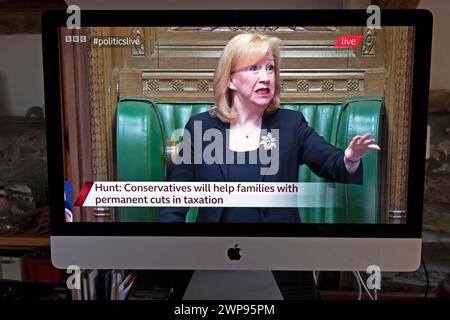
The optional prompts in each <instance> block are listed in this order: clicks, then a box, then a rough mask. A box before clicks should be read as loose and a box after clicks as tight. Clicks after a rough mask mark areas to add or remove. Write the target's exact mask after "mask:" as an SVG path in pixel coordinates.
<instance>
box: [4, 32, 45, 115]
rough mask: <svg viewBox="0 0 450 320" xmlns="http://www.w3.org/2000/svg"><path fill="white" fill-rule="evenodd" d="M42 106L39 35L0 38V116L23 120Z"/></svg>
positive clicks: (42, 85) (42, 91) (42, 92)
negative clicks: (34, 109) (31, 109)
mask: <svg viewBox="0 0 450 320" xmlns="http://www.w3.org/2000/svg"><path fill="white" fill-rule="evenodd" d="M43 104H44V75H43V66H42V46H41V35H40V34H21V35H0V116H24V115H25V113H26V110H27V109H28V108H29V107H31V106H41V105H43Z"/></svg>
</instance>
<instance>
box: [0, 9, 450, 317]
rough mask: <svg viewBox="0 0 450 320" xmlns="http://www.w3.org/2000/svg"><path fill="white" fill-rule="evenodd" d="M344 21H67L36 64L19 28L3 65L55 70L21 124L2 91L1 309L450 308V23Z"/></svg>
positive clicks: (235, 13) (420, 14)
mask: <svg viewBox="0 0 450 320" xmlns="http://www.w3.org/2000/svg"><path fill="white" fill-rule="evenodd" d="M328 2H329V4H328V7H324V8H317V7H311V8H308V7H307V5H306V4H305V7H301V8H299V7H296V8H293V9H295V10H283V9H286V8H285V7H284V6H286V7H288V6H289V4H287V3H286V4H285V5H284V4H283V5H282V6H281V7H280V8H279V10H277V9H272V8H264V7H261V6H259V7H255V9H258V10H245V9H248V8H242V7H238V9H244V10H230V9H232V8H219V9H222V10H198V9H201V8H198V7H196V5H195V4H194V5H193V6H192V7H189V8H185V6H186V5H184V6H180V7H179V8H175V7H174V9H178V10H155V11H151V10H148V11H146V10H136V9H137V7H136V6H133V5H134V4H132V5H131V7H130V8H128V7H126V8H125V7H124V9H133V11H121V10H83V7H81V10H80V6H77V4H75V3H66V5H67V7H63V8H62V7H56V8H50V9H58V10H50V11H49V10H42V11H46V12H45V13H43V14H42V27H41V29H40V33H39V34H34V35H38V36H39V38H38V41H42V43H38V42H37V41H35V40H36V39H34V38H32V37H28V38H26V39H25V38H23V39H14V38H12V37H18V36H15V35H12V31H11V28H12V27H10V29H7V28H5V30H7V31H5V35H4V36H3V35H0V40H1V38H2V37H5V40H4V41H5V43H6V41H7V39H6V38H7V37H9V38H11V39H12V40H11V39H8V40H9V41H10V42H11V43H12V44H13V47H14V46H15V47H16V48H15V49H14V48H11V49H7V50H6V51H7V52H6V56H4V60H5V61H7V60H8V59H12V58H14V54H15V53H14V52H15V51H14V50H18V48H19V47H20V46H19V44H20V41H28V45H27V46H30V48H31V46H32V45H35V46H37V47H38V48H39V50H41V51H42V55H41V60H42V61H41V62H40V70H39V72H38V75H37V76H36V77H37V78H39V77H40V80H41V82H40V86H41V88H40V89H41V92H42V94H41V95H39V94H37V99H36V101H35V102H33V104H34V105H41V107H37V106H33V107H30V108H28V109H25V111H26V112H25V114H21V112H23V111H21V110H20V109H18V108H17V107H16V108H15V105H14V104H15V103H17V102H19V101H22V102H23V101H27V102H26V103H31V99H28V100H26V99H25V98H23V97H22V98H21V99H22V100H20V99H19V98H8V94H10V93H9V92H10V91H12V90H11V89H8V88H10V87H8V81H6V82H5V83H6V86H4V87H5V88H6V89H5V92H6V98H5V99H4V100H3V102H4V103H3V105H4V106H5V108H1V107H0V112H1V114H0V116H1V118H2V120H1V121H2V126H1V129H0V130H1V132H2V134H1V138H2V139H1V140H0V141H2V142H3V143H4V145H3V146H2V150H3V151H2V152H1V153H0V156H1V157H0V161H1V162H2V163H0V169H1V170H2V171H1V172H4V173H5V178H0V183H1V184H2V186H1V188H0V201H1V202H0V203H1V204H2V205H1V206H0V218H1V219H2V220H0V223H1V225H0V232H1V234H0V239H2V240H1V241H2V242H1V243H0V245H1V251H0V253H1V259H2V260H0V261H2V268H1V269H0V270H1V273H0V274H1V277H0V278H1V279H2V280H1V281H0V292H1V293H2V296H3V297H4V298H5V299H6V300H23V299H25V300H34V299H52V300H146V301H152V302H153V303H157V306H158V308H160V309H159V310H160V311H162V314H164V315H165V314H166V313H167V310H169V311H168V312H169V314H170V315H171V317H177V316H179V317H183V316H187V315H191V316H192V315H197V316H202V317H214V316H217V315H218V314H236V315H237V314H242V315H247V314H252V315H256V314H258V315H260V316H267V315H272V316H274V315H277V312H280V313H279V314H278V316H280V314H281V311H279V310H281V309H282V308H289V309H291V308H292V310H295V309H293V308H295V304H288V305H283V304H282V305H278V304H277V303H276V302H275V301H282V300H284V301H292V300H309V301H311V300H322V301H327V300H415V301H416V300H442V299H448V298H449V296H450V282H449V280H448V279H450V278H449V276H448V275H449V274H450V268H449V266H450V263H449V262H450V256H449V255H448V252H449V251H448V245H447V242H448V241H447V240H446V239H447V238H448V232H449V231H448V230H449V229H448V227H447V225H448V218H447V215H448V213H449V210H448V209H449V204H448V198H449V197H448V190H449V188H448V181H449V180H448V172H447V171H448V170H447V166H446V163H447V162H448V152H447V149H446V148H447V144H448V141H447V140H448V128H447V126H448V119H449V116H448V110H449V108H448V105H449V104H448V101H449V98H450V94H449V93H448V90H447V89H445V88H446V86H448V84H447V83H446V81H445V80H444V79H445V77H444V74H446V73H445V70H447V71H448V68H449V67H450V66H448V62H447V61H446V60H445V58H444V56H443V54H442V53H441V51H440V50H442V51H445V45H446V44H443V43H441V42H439V39H443V38H445V36H444V35H443V34H445V31H444V30H445V29H444V28H445V23H447V22H445V21H444V20H445V19H444V16H443V15H442V14H441V11H442V10H445V8H444V7H446V6H447V4H445V3H439V4H438V3H437V2H436V1H431V0H427V1H425V0H424V1H417V3H415V4H414V5H413V4H412V2H410V3H408V4H402V5H401V4H398V3H396V4H395V5H398V6H395V5H394V1H392V3H391V2H389V1H385V2H382V1H362V2H364V4H362V3H361V4H359V5H357V4H356V2H357V1H355V3H353V4H351V3H350V2H351V1H335V2H336V3H334V2H333V1H328ZM331 2H333V3H332V4H331ZM338 2H339V3H338ZM341 2H342V3H341ZM366 2H367V3H368V4H367V3H366ZM413 2H414V1H413ZM366 4H367V5H366ZM5 5H6V4H5ZM1 6H3V4H0V8H1ZM368 6H370V7H368ZM380 7H381V9H380ZM441 7H442V8H441ZM5 8H8V10H9V11H5V13H2V14H1V15H5V16H6V17H8V16H11V17H12V16H14V14H17V12H20V11H18V10H19V9H15V8H14V6H12V5H11V6H10V7H8V6H7V7H5ZM366 8H367V10H366ZM47 9H48V8H47ZM92 9H100V8H96V7H93V8H92ZM105 9H118V8H115V7H111V8H105ZM145 9H151V8H145ZM157 9H161V8H159V7H158V8H157ZM162 9H167V8H163V7H162ZM186 9H191V10H186ZM212 9H215V8H212ZM262 9H265V10H262ZM298 9H332V10H298ZM349 9H359V10H349ZM390 9H401V10H390ZM29 10H31V11H33V10H34V11H38V10H36V9H29ZM39 13H41V12H39ZM39 16H40V15H39ZM24 19H26V18H24ZM5 21H11V19H10V20H8V19H5ZM10 24H11V23H10ZM22 32H23V31H22ZM22 37H23V36H22ZM436 39H438V40H437V41H436ZM432 40H433V41H432ZM33 41H34V42H33ZM24 43H25V42H24ZM438 50H439V51H438ZM29 51H31V50H29ZM26 54H30V55H31V54H32V52H27V50H26V51H25V52H23V53H22V55H21V56H18V57H17V58H16V60H19V59H23V58H22V56H23V57H25V56H26ZM2 56H3V54H2ZM439 59H440V60H439ZM14 61H15V60H14ZM26 65H27V64H26V63H24V66H21V68H22V69H23V68H25V67H26ZM0 66H1V67H2V68H0V71H1V70H5V72H2V73H4V74H6V78H5V79H6V80H8V79H9V78H8V77H10V74H12V72H13V67H12V66H13V63H12V62H11V63H7V62H1V65H0ZM30 70H31V69H30ZM8 71H9V72H10V73H8ZM30 72H31V71H30ZM31 74H32V75H33V72H31ZM0 75H1V73H0ZM15 77H16V78H17V79H18V78H19V76H18V75H17V74H16V75H15ZM13 80H14V81H18V80H16V79H15V78H14V79H13ZM13 80H9V82H10V83H13ZM0 85H1V83H0ZM31 85H32V84H31ZM8 90H9V91H8ZM2 109H3V110H2ZM3 143H2V144H3ZM2 158H3V160H2ZM27 166H28V167H27ZM3 247H4V248H3ZM219 300H222V301H227V300H229V301H230V302H229V303H228V305H227V306H226V307H224V308H223V310H220V308H221V307H220V306H221V305H219V304H214V303H213V302H211V301H219ZM237 300H251V301H254V302H255V303H254V304H251V305H250V304H243V303H242V302H232V301H237ZM165 301H173V303H172V304H170V305H167V304H164V302H165ZM195 301H203V302H205V301H210V302H209V303H207V304H205V307H204V308H203V309H202V308H200V307H198V306H197V304H198V303H197V304H196V302H195ZM182 302H183V303H182ZM256 302H257V303H256ZM214 309H215V310H214Z"/></svg>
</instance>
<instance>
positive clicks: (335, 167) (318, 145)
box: [160, 109, 363, 223]
mask: <svg viewBox="0 0 450 320" xmlns="http://www.w3.org/2000/svg"><path fill="white" fill-rule="evenodd" d="M194 121H200V122H201V127H202V136H203V132H205V131H206V130H207V129H210V128H216V129H218V130H220V131H221V132H222V134H223V137H225V136H226V130H227V129H229V128H230V126H229V124H227V123H223V122H222V121H221V120H220V119H218V118H216V117H212V116H211V115H210V114H209V113H208V112H203V113H199V114H197V115H195V116H192V117H191V118H190V119H189V121H188V123H187V124H186V127H185V130H187V131H189V133H190V135H191V141H194V139H195V136H194ZM197 124H198V123H197ZM271 129H279V137H278V139H277V141H276V144H277V146H276V147H277V148H278V150H277V151H278V152H279V169H278V172H277V173H276V174H273V175H260V179H259V182H263V181H264V182H298V173H299V166H300V165H303V164H306V165H307V166H308V167H309V168H310V169H311V170H312V171H313V172H314V173H315V174H316V175H318V176H320V177H322V178H325V179H326V180H328V181H332V182H344V183H362V180H363V168H362V162H361V164H360V166H359V167H358V169H357V170H356V172H354V173H353V174H350V173H348V171H347V169H346V168H345V164H344V151H343V150H341V149H338V148H336V147H334V146H332V145H331V144H329V143H328V142H326V141H325V140H324V139H323V138H322V137H321V136H319V135H318V134H317V133H316V132H315V131H314V130H313V129H312V128H311V127H309V126H308V123H307V122H306V120H305V118H304V117H303V114H302V113H301V112H297V111H293V110H286V109H278V110H277V111H275V112H274V113H271V114H264V115H263V118H262V125H261V132H262V135H264V134H263V133H264V132H265V130H267V131H268V132H270V130H271ZM184 141H187V140H186V139H184V140H183V142H184ZM224 141H226V140H225V139H224ZM210 143H211V142H210V141H206V142H203V143H202V150H203V149H204V148H205V146H207V145H208V144H210ZM183 147H184V148H189V147H190V148H191V155H192V157H193V154H194V153H193V152H194V142H192V143H191V144H190V145H187V144H186V145H184V146H183ZM226 147H227V146H226V145H225V143H223V148H224V154H225V150H226V149H225V148H226ZM260 148H262V147H260ZM185 150H186V149H185ZM192 162H193V161H192ZM257 165H260V166H261V167H264V166H263V165H261V164H257ZM269 166H270V165H267V166H266V167H269ZM227 171H228V170H227V169H226V164H223V162H222V164H205V163H204V162H202V163H200V164H193V163H191V164H179V165H176V166H174V168H173V170H172V171H171V172H170V173H169V176H168V181H205V182H207V181H209V182H226V181H228V178H227ZM223 209H224V208H223V207H209V208H206V207H200V208H199V212H198V218H197V222H219V221H220V218H221V215H222V212H223ZM187 210H188V208H186V207H163V208H160V221H162V222H184V221H185V217H186V212H187ZM260 213H261V214H263V217H264V218H263V221H264V222H270V223H277V222H300V218H299V214H298V210H297V208H260Z"/></svg>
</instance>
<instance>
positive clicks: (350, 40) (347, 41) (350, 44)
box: [335, 34, 362, 48]
mask: <svg viewBox="0 0 450 320" xmlns="http://www.w3.org/2000/svg"><path fill="white" fill-rule="evenodd" d="M361 39H362V35H355V36H354V35H351V34H344V35H342V36H339V38H338V39H337V41H336V43H335V46H336V47H344V48H355V47H357V46H358V45H359V43H360V42H361Z"/></svg>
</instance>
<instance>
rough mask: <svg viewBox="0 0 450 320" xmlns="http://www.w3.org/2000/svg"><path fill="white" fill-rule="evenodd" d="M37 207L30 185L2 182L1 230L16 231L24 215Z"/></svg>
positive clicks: (0, 197) (0, 185)
mask: <svg viewBox="0 0 450 320" xmlns="http://www.w3.org/2000/svg"><path fill="white" fill-rule="evenodd" d="M35 209H36V205H35V202H34V197H33V193H32V191H31V188H30V187H29V186H27V185H18V184H11V185H8V184H0V232H2V233H5V232H15V231H16V230H15V229H16V227H17V225H18V224H19V222H20V221H21V220H22V219H23V217H24V216H25V215H27V214H29V213H30V212H32V211H33V210H35Z"/></svg>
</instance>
